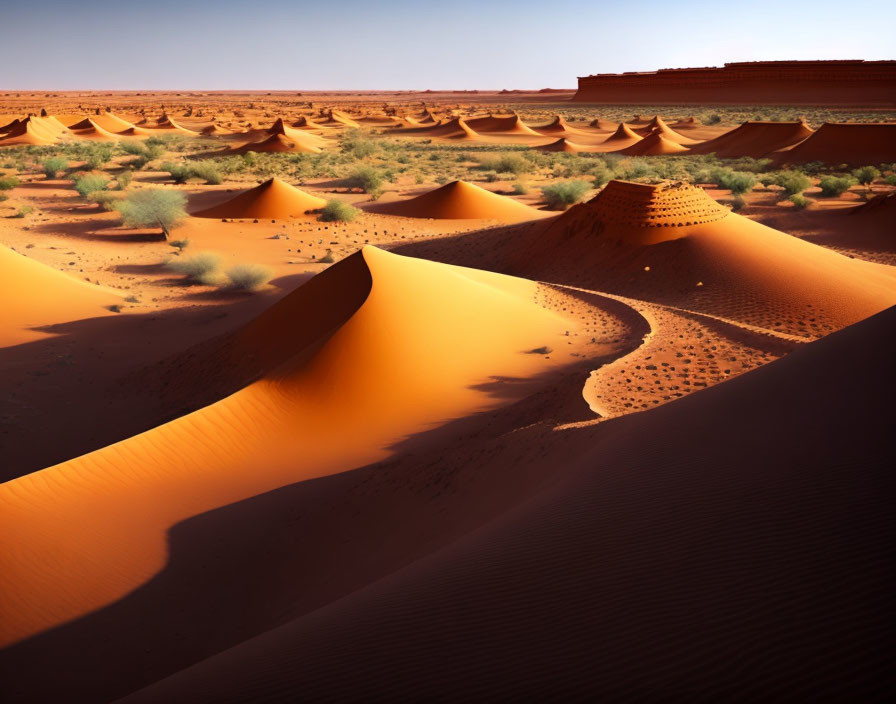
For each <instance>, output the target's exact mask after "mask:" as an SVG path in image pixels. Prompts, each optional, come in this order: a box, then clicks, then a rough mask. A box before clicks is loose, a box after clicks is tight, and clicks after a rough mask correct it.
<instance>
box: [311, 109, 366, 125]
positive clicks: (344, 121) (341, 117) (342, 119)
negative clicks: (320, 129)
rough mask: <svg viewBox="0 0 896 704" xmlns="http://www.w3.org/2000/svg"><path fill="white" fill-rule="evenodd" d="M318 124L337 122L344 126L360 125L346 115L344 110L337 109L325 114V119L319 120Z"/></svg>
mask: <svg viewBox="0 0 896 704" xmlns="http://www.w3.org/2000/svg"><path fill="white" fill-rule="evenodd" d="M319 124H324V125H326V124H330V125H333V124H338V125H345V126H346V127H360V126H361V125H359V124H358V123H357V122H355V121H354V120H353V119H352V118H350V117H349V116H348V115H346V114H345V113H344V112H340V111H339V110H331V111H330V113H329V114H328V115H327V118H326V119H325V120H321V122H320V123H319Z"/></svg>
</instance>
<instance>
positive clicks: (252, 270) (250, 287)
mask: <svg viewBox="0 0 896 704" xmlns="http://www.w3.org/2000/svg"><path fill="white" fill-rule="evenodd" d="M226 276H227V279H228V281H230V285H231V286H232V287H233V288H237V289H240V290H243V291H254V290H255V289H257V288H260V287H261V286H264V285H265V284H266V283H267V282H268V281H270V280H271V278H272V277H273V276H274V272H273V271H271V270H270V269H268V268H267V267H266V266H260V265H258V264H238V265H236V266H234V267H232V268H230V269H228V270H227V274H226Z"/></svg>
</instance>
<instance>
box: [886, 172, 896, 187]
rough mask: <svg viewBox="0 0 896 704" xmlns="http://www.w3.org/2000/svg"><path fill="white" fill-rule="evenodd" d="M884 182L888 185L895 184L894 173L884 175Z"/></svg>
mask: <svg viewBox="0 0 896 704" xmlns="http://www.w3.org/2000/svg"><path fill="white" fill-rule="evenodd" d="M884 183H886V184H887V185H888V186H896V174H887V175H886V176H885V177H884Z"/></svg>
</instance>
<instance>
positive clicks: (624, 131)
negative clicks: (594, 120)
mask: <svg viewBox="0 0 896 704" xmlns="http://www.w3.org/2000/svg"><path fill="white" fill-rule="evenodd" d="M641 139H643V137H641V135H639V134H636V133H635V132H634V131H633V130H632V128H631V127H629V126H628V125H626V124H625V123H624V122H620V123H619V127H617V128H616V131H615V132H614V133H613V134H611V135H610V136H609V137H607V138H606V139H605V140H604V141H603V142H602V144H611V145H612V144H615V145H618V146H620V147H622V146H624V145H627V144H634V143H635V142H639V141H640V140H641Z"/></svg>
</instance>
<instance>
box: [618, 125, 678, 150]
mask: <svg viewBox="0 0 896 704" xmlns="http://www.w3.org/2000/svg"><path fill="white" fill-rule="evenodd" d="M686 151H688V149H687V147H684V146H682V145H681V144H679V143H678V142H674V141H672V140H671V139H669V138H667V137H666V136H665V135H664V134H663V132H662V131H661V130H659V129H656V130H654V131H653V132H650V133H649V134H648V135H647V136H646V137H644V138H643V139H641V140H639V141H637V142H635V143H634V144H632V145H631V146H628V147H626V148H625V149H620V150H619V151H618V152H617V153H618V154H625V155H627V156H659V155H663V154H681V153H682V152H686Z"/></svg>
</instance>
